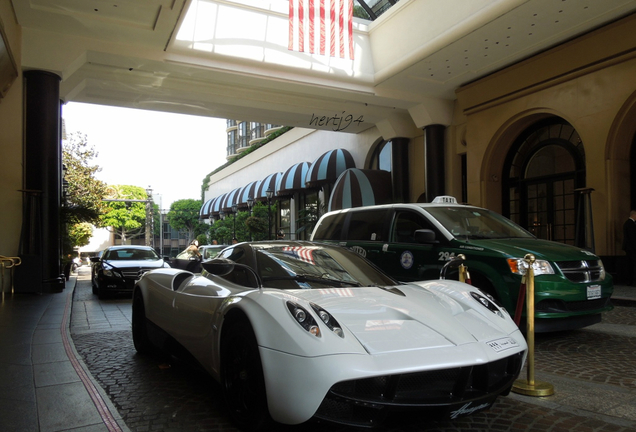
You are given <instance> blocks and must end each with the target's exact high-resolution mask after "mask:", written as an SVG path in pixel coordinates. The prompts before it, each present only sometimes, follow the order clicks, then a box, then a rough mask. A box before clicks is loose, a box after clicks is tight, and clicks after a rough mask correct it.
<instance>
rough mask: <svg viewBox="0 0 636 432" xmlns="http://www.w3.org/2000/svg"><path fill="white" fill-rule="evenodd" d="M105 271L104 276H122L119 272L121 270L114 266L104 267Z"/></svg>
mask: <svg viewBox="0 0 636 432" xmlns="http://www.w3.org/2000/svg"><path fill="white" fill-rule="evenodd" d="M103 273H104V276H106V277H113V278H120V277H121V274H119V272H117V271H115V270H114V269H112V268H104V269H103Z"/></svg>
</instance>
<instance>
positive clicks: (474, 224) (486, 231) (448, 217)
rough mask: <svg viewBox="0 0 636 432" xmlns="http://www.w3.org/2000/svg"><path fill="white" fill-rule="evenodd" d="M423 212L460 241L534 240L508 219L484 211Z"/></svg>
mask: <svg viewBox="0 0 636 432" xmlns="http://www.w3.org/2000/svg"><path fill="white" fill-rule="evenodd" d="M425 211H427V212H428V213H430V214H431V216H433V217H434V218H435V219H437V221H438V222H439V223H441V224H442V225H444V228H446V229H447V230H448V231H450V232H451V233H452V234H453V235H454V236H455V237H457V238H460V239H466V240H480V239H504V238H535V237H534V236H533V235H532V234H530V233H529V232H528V231H526V230H524V229H523V228H521V227H520V226H519V225H517V224H516V223H514V222H512V221H511V220H510V219H507V218H505V217H503V216H501V215H499V214H497V213H494V212H491V211H489V210H485V209H480V208H470V207H428V208H426V209H425Z"/></svg>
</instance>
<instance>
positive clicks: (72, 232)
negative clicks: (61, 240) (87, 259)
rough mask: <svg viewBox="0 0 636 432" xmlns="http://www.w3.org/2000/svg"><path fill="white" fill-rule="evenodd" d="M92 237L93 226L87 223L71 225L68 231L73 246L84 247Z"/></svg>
mask: <svg viewBox="0 0 636 432" xmlns="http://www.w3.org/2000/svg"><path fill="white" fill-rule="evenodd" d="M92 235H93V226H92V225H91V224H90V223H88V222H80V223H76V224H73V225H71V226H70V227H69V229H68V236H69V238H70V241H71V244H72V245H73V246H86V245H87V244H88V242H89V241H90V239H91V236H92Z"/></svg>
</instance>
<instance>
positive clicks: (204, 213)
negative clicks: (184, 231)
mask: <svg viewBox="0 0 636 432" xmlns="http://www.w3.org/2000/svg"><path fill="white" fill-rule="evenodd" d="M212 201H214V198H211V199H209V200H207V201H206V202H204V203H203V205H202V206H201V210H200V211H199V219H207V218H209V217H210V205H211V204H212Z"/></svg>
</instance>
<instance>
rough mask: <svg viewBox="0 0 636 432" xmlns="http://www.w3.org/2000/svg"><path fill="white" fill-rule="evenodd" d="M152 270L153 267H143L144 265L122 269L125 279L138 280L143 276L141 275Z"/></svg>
mask: <svg viewBox="0 0 636 432" xmlns="http://www.w3.org/2000/svg"><path fill="white" fill-rule="evenodd" d="M150 270H152V269H151V268H143V267H137V268H127V269H122V270H121V274H122V276H123V277H124V278H125V279H134V280H137V279H139V278H140V277H141V275H143V274H144V273H146V272H147V271H150Z"/></svg>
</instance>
